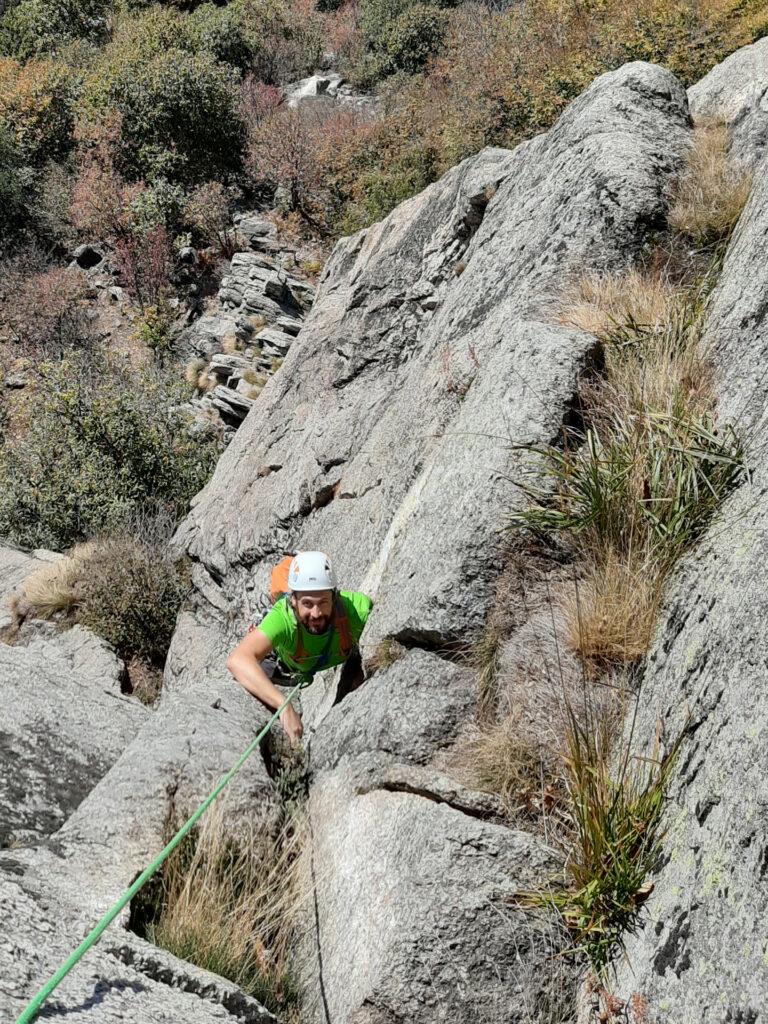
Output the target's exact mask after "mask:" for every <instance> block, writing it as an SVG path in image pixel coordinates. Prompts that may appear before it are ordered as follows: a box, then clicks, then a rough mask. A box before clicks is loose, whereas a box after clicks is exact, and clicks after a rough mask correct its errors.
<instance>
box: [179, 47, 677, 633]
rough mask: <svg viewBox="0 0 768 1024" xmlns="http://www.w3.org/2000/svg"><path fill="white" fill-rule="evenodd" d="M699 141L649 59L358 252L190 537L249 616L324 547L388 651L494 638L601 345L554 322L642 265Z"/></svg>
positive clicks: (332, 268)
mask: <svg viewBox="0 0 768 1024" xmlns="http://www.w3.org/2000/svg"><path fill="white" fill-rule="evenodd" d="M688 137H689V123H688V112H687V104H686V98H685V94H684V91H683V90H682V88H681V87H680V85H679V83H678V82H677V80H676V79H675V78H674V77H673V76H671V75H669V74H668V73H666V72H664V71H661V70H660V69H658V68H654V67H652V66H650V65H645V64H632V65H628V66H627V67H625V68H623V69H621V70H620V71H617V72H614V73H612V74H609V75H605V76H603V77H602V78H600V79H598V80H597V81H596V82H595V83H594V85H593V86H592V87H591V88H590V89H589V90H587V92H586V93H585V94H584V95H583V96H582V97H580V98H579V99H578V100H577V101H575V103H573V104H572V105H571V107H569V108H568V110H567V111H566V112H565V114H564V115H563V117H562V118H561V119H560V121H559V122H558V124H557V125H556V126H555V127H554V128H553V129H552V130H551V131H550V132H549V133H547V134H546V135H543V136H540V137H538V138H537V139H534V140H533V141H531V142H528V143H524V144H523V145H521V146H519V147H518V148H517V149H516V150H515V151H514V152H512V153H510V152H507V151H505V150H497V149H488V150H485V151H484V152H482V153H481V154H479V155H478V156H477V157H474V158H472V159H470V160H467V161H465V162H464V163H463V164H461V165H460V166H458V167H456V168H454V169H453V170H452V171H450V172H448V173H447V174H446V175H445V176H444V177H443V178H442V179H441V180H440V181H438V182H436V183H435V184H434V185H432V186H430V187H429V188H428V189H426V190H425V191H424V192H423V193H421V194H420V195H418V196H416V197H415V198H413V199H411V200H408V201H407V202H406V203H403V204H402V205H401V206H400V207H398V208H397V209H396V210H394V211H393V212H392V213H391V214H390V215H389V217H387V218H386V219H385V220H384V221H383V222H381V223H380V224H377V225H375V226H373V227H372V228H369V229H368V230H366V231H363V232H361V233H359V234H357V235H355V236H353V237H352V238H350V239H346V240H342V241H341V242H340V243H339V244H338V245H337V247H336V249H335V250H334V253H333V255H332V257H331V259H330V260H329V262H328V264H327V265H326V268H325V271H324V274H323V277H322V279H321V283H320V289H319V294H318V298H317V301H316V302H315V305H314V306H313V309H312V312H311V314H310V316H309V317H308V319H307V321H306V323H305V326H304V328H303V330H302V333H301V335H300V338H299V342H298V343H297V344H295V345H294V346H293V347H292V348H291V351H290V352H289V354H288V356H287V359H286V362H285V364H284V366H283V368H282V370H281V372H280V374H279V375H278V376H277V377H275V378H274V379H273V380H272V381H271V382H270V384H269V386H268V389H267V390H265V392H264V393H263V395H262V396H261V398H260V399H259V402H258V404H257V407H256V408H254V409H253V410H252V412H251V414H250V415H249V417H248V419H247V420H246V422H245V423H244V425H243V427H241V429H240V431H239V432H238V435H237V439H236V443H235V444H234V445H231V446H230V447H229V448H228V450H227V452H226V453H225V455H224V456H223V457H222V459H221V461H220V463H219V466H218V468H217V471H216V473H215V474H214V477H213V479H212V481H211V483H210V484H209V485H208V486H207V487H206V489H205V490H204V491H203V492H201V494H200V495H198V496H197V498H196V499H195V503H194V508H193V511H192V513H191V515H190V516H189V518H188V519H187V521H186V523H185V524H184V526H183V527H182V529H181V530H180V532H179V535H178V542H179V544H180V546H183V547H184V548H186V549H187V550H188V551H189V552H190V554H191V555H192V557H193V558H194V559H195V561H196V562H198V563H199V564H200V566H201V568H202V569H204V570H206V571H208V573H209V575H210V576H211V579H212V580H213V581H221V583H220V584H218V583H215V585H216V586H218V587H219V589H220V591H221V593H222V599H223V601H224V603H225V604H228V605H231V608H232V614H234V615H240V616H242V617H243V618H245V617H247V616H248V614H249V609H250V607H251V606H252V603H253V601H254V600H255V598H256V596H257V595H258V594H259V593H261V592H262V591H263V590H264V588H265V584H266V579H267V573H268V570H269V566H270V565H271V563H272V562H273V561H274V560H275V556H278V555H280V554H282V553H283V552H284V551H285V550H291V549H294V548H300V547H305V548H310V547H321V548H328V549H329V550H330V553H331V554H332V555H333V557H334V559H335V562H336V565H337V567H338V571H339V576H340V579H341V580H342V581H343V582H344V584H345V585H348V586H361V585H362V586H363V587H364V588H365V589H366V590H367V591H368V592H369V593H371V594H372V596H373V597H374V598H375V600H376V610H375V613H374V616H373V618H372V621H371V624H370V629H369V633H368V640H369V642H370V643H375V642H377V641H378V640H379V639H381V638H382V637H387V636H393V637H397V638H401V639H405V640H410V641H414V642H420V643H429V644H432V645H439V644H441V643H443V642H451V641H454V640H456V639H466V633H467V631H472V630H476V629H478V628H479V627H480V626H481V625H482V622H483V620H484V616H485V611H486V608H487V603H488V600H489V594H490V586H491V583H492V581H493V579H494V578H495V575H496V574H497V571H498V570H497V569H496V568H495V555H496V552H497V550H498V547H499V537H498V529H499V527H500V526H501V525H502V522H503V510H504V509H505V508H508V507H510V505H511V504H512V503H514V502H515V501H519V500H520V499H519V496H517V495H516V492H515V491H514V489H513V488H512V487H511V485H510V484H509V483H508V480H507V479H506V478H507V476H508V474H509V473H510V471H511V469H512V468H513V466H514V464H515V456H514V454H513V453H512V448H513V446H514V445H516V444H521V443H536V442H539V441H546V440H549V439H550V438H552V437H554V436H555V434H556V433H557V430H558V428H559V425H560V424H561V422H562V420H563V417H564V415H565V414H566V413H567V409H568V405H569V402H570V401H571V398H572V395H573V391H574V384H575V380H576V378H577V376H578V374H579V373H580V371H581V370H582V369H583V367H584V365H585V362H586V361H587V360H588V359H589V356H590V350H591V347H592V344H593V342H592V340H591V339H590V338H588V337H587V336H585V335H579V334H577V333H575V332H573V331H571V330H567V329H565V328H563V327H559V326H557V325H556V324H555V323H553V322H552V321H553V320H554V319H556V317H553V316H552V306H553V303H554V301H555V298H556V296H557V295H558V293H559V292H560V290H561V289H562V288H563V286H564V285H565V284H566V283H567V280H568V276H569V275H578V274H580V273H583V272H585V271H588V270H590V269H592V270H595V269H605V270H609V269H615V268H617V267H620V266H624V265H625V264H626V263H627V262H628V261H630V260H631V258H632V255H633V253H634V252H635V251H636V248H637V246H638V245H639V244H640V243H641V241H642V238H643V237H644V233H645V231H646V230H648V229H650V228H652V227H654V226H656V225H658V224H659V223H661V222H662V221H663V218H664V212H665V199H664V189H665V186H666V185H667V183H668V182H669V179H670V176H671V175H672V174H673V173H674V171H675V169H676V168H677V166H678V165H679V162H680V160H681V158H682V155H683V152H684V150H685V147H686V144H687V142H688ZM263 467H270V471H269V473H268V475H264V474H263V473H260V471H261V470H262V469H263ZM425 567H428V570H427V571H425Z"/></svg>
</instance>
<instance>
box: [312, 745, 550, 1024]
mask: <svg viewBox="0 0 768 1024" xmlns="http://www.w3.org/2000/svg"><path fill="white" fill-rule="evenodd" d="M375 773H376V768H375V766H372V765H370V764H369V763H368V762H367V761H365V760H364V759H362V760H359V761H356V762H354V763H353V764H351V765H344V766H343V767H341V768H338V769H336V770H334V771H333V772H323V773H321V774H320V775H319V776H318V777H317V778H316V779H315V781H314V784H313V786H312V792H311V797H310V803H309V816H310V824H311V830H312V843H311V850H310V853H309V855H308V856H309V858H310V863H309V864H308V871H309V872H311V877H312V880H313V882H314V892H313V898H312V903H313V905H312V907H311V908H309V914H311V915H312V916H313V917H314V919H315V921H316V929H315V932H314V935H313V933H311V932H307V934H306V948H305V949H303V951H302V952H303V957H302V963H303V965H304V967H303V971H304V977H303V980H304V983H305V984H304V991H305V992H306V993H307V998H306V1002H305V1006H304V1007H303V1010H304V1013H303V1016H302V1020H307V1021H308V1022H312V1024H315V1022H317V1024H326V1022H329V1021H330V1022H332V1024H344V1022H349V1024H352V1022H354V1024H383V1022H390V1021H393V1022H394V1021H409V1022H413V1024H437V1022H446V1024H448V1022H450V1024H455V1022H458V1021H478V1020H482V1021H485V1022H488V1024H495V1022H498V1024H502V1022H504V1024H512V1022H518V1021H519V1022H521V1024H522V1022H524V1021H525V1022H527V1021H530V1020H531V1019H532V1018H531V1017H530V1016H529V1013H530V1008H531V1007H532V1006H536V1007H537V1009H538V1012H539V1013H540V1014H541V1016H540V1017H539V1016H537V1017H535V1018H534V1019H537V1020H539V1019H541V1020H545V1019H549V1017H548V1016H547V1015H548V1013H551V1012H553V1010H554V1009H555V1006H556V1005H557V1003H558V1001H560V1000H562V997H563V992H564V991H565V990H567V988H568V987H569V985H568V980H569V979H566V978H565V977H563V976H561V975H559V974H558V972H557V971H552V972H547V971H542V970H541V964H542V962H543V961H545V960H547V959H548V958H549V957H550V956H551V955H552V951H553V949H555V948H556V947H557V939H558V936H557V932H556V929H555V928H554V926H553V925H552V923H551V922H549V921H547V920H537V919H535V918H532V917H531V916H530V915H528V914H526V913H525V912H523V911H521V910H519V909H515V908H514V906H513V902H514V896H515V894H516V893H518V892H520V891H522V890H524V889H526V888H527V887H531V886H532V885H534V884H535V880H536V879H537V878H540V877H541V875H542V873H546V872H547V871H551V870H552V869H553V866H554V861H553V857H552V854H551V852H550V851H548V850H547V848H546V847H545V846H544V845H543V844H542V843H541V842H539V841H538V840H537V839H535V838H534V837H532V836H530V835H526V834H525V833H523V832H517V831H514V830H512V829H508V828H505V827H503V826H501V825H496V824H494V823H492V822H488V821H484V820H481V818H478V817H474V816H471V815H469V814H467V813H464V812H463V811H460V810H457V809H456V808H454V807H452V806H451V805H450V803H447V802H445V803H443V802H439V801H438V800H435V799H432V798H426V799H425V796H424V795H416V793H415V792H412V791H407V790H405V791H397V790H395V789H392V788H390V789H385V788H379V787H378V786H377V784H376V781H375ZM310 940H313V941H310ZM567 974H568V968H567V967H565V968H564V969H563V970H562V975H567ZM556 976H557V978H556V981H555V982H554V983H553V979H555V977H556Z"/></svg>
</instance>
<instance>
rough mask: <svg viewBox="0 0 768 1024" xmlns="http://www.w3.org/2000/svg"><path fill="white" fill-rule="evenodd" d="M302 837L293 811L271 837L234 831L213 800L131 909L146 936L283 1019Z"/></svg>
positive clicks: (290, 991) (292, 992)
mask: <svg viewBox="0 0 768 1024" xmlns="http://www.w3.org/2000/svg"><path fill="white" fill-rule="evenodd" d="M170 830H173V831H175V825H174V824H173V823H169V831H170ZM304 836H305V829H304V824H303V822H302V821H301V820H300V818H299V817H297V815H296V814H294V815H293V817H292V819H291V823H290V826H286V827H285V828H284V829H283V831H282V832H281V833H280V834H279V835H278V836H277V837H274V836H272V835H270V833H269V831H268V830H266V829H257V828H255V827H251V828H250V829H249V830H248V831H247V832H245V833H244V834H241V835H238V836H237V837H235V836H233V835H232V833H231V832H230V831H228V829H227V821H226V812H225V809H224V804H223V803H218V804H216V805H214V807H212V808H211V810H210V811H209V812H208V814H207V815H206V817H205V818H204V819H203V823H202V825H201V826H200V828H199V831H198V832H196V833H193V834H192V835H191V836H189V837H188V838H187V840H185V841H184V842H183V843H182V844H181V845H180V846H179V847H177V849H176V850H175V851H174V852H173V853H172V854H171V855H170V857H169V858H168V859H167V861H166V862H165V865H164V867H163V869H162V874H161V876H160V879H159V881H158V883H157V884H156V885H155V888H154V891H150V892H149V893H148V894H147V895H146V896H145V897H144V901H143V902H142V903H141V904H137V905H136V906H135V907H134V908H132V913H133V914H134V915H138V917H139V918H140V919H142V922H143V927H142V929H141V930H142V931H143V933H144V934H145V935H146V937H147V938H148V939H149V940H150V941H151V942H154V943H155V944H156V945H158V946H161V947H162V948H164V949H167V950H169V951H170V952H171V953H173V954H174V955H175V956H178V957H180V958H181V959H182V960H189V961H190V962H192V963H195V964H197V965H198V966H200V967H202V968H204V969H205V970H208V971H212V972H213V973H215V974H219V975H221V976H222V977H224V978H228V979H229V980H230V981H233V982H234V983H235V984H236V985H238V986H239V987H240V988H241V989H242V990H243V991H244V992H246V993H247V994H248V995H251V996H254V997H255V998H256V999H258V1000H259V1001H260V1002H262V1003H264V1005H265V1006H267V1007H268V1008H269V1009H271V1010H272V1011H273V1012H276V1013H278V1014H280V1015H281V1017H282V1019H286V1018H287V1019H291V1014H292V1013H295V1007H296V1004H297V1001H298V992H297V989H296V986H295V983H294V981H293V979H292V977H291V972H290V967H289V954H290V947H291V941H292V937H293V933H294V929H295V925H296V917H297V912H298V909H299V907H300V903H301V900H302V895H303V894H302V884H301V878H302V868H301V862H300V858H299V853H300V850H301V846H302V844H303V842H304Z"/></svg>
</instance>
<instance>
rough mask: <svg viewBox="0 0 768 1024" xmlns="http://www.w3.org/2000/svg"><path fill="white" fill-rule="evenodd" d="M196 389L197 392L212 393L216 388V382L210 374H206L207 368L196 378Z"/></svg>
mask: <svg viewBox="0 0 768 1024" xmlns="http://www.w3.org/2000/svg"><path fill="white" fill-rule="evenodd" d="M196 387H197V390H198V391H212V390H213V388H215V387H216V381H215V380H214V378H213V377H212V376H211V374H210V373H208V369H207V368H206V369H204V370H201V371H200V373H199V375H198V377H197V384H196Z"/></svg>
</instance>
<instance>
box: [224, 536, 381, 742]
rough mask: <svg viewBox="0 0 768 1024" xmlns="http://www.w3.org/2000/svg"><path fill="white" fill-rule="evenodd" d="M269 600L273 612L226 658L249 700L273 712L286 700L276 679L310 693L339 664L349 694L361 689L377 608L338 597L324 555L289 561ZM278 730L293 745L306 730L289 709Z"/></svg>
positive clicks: (365, 600) (342, 593)
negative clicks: (365, 635)
mask: <svg viewBox="0 0 768 1024" xmlns="http://www.w3.org/2000/svg"><path fill="white" fill-rule="evenodd" d="M270 598H271V600H272V602H273V604H272V608H271V610H270V611H269V612H268V614H267V615H266V616H265V618H263V619H262V621H261V622H260V623H259V624H258V626H256V627H254V626H251V627H250V628H249V630H248V632H247V633H246V635H245V636H244V637H243V639H242V640H241V641H240V643H239V644H238V645H237V647H235V649H234V650H233V651H232V653H231V654H230V655H229V657H228V658H227V668H228V669H229V671H230V672H231V673H232V675H233V676H234V677H235V679H236V680H237V681H238V683H240V685H241V686H242V687H243V688H244V689H245V690H247V692H248V693H250V694H252V695H253V696H254V697H256V698H257V699H258V700H260V701H261V702H262V704H264V705H266V707H268V708H270V709H272V710H275V709H276V708H279V707H280V705H281V704H282V703H283V700H284V699H285V698H284V695H283V694H282V693H281V692H280V691H279V690H278V689H277V687H276V686H275V684H274V683H273V682H272V679H275V680H280V679H282V680H283V681H285V682H286V683H289V682H291V681H293V682H294V685H295V683H296V682H301V683H302V685H303V686H308V685H309V684H310V683H311V682H312V679H313V677H314V675H315V673H316V672H320V671H321V670H322V669H326V668H332V667H333V666H334V665H341V664H345V665H346V666H347V668H349V669H351V670H352V671H351V672H350V673H347V668H345V675H348V678H347V682H346V692H349V691H350V690H352V689H354V688H355V686H356V685H358V684H359V682H362V667H361V664H360V654H359V651H358V647H357V645H358V642H359V640H360V635H361V633H362V632H363V627H364V626H365V623H366V620H367V619H368V615H369V614H370V611H371V608H372V607H373V602H372V601H371V599H370V598H369V597H367V596H366V595H365V594H360V593H354V592H351V591H346V590H338V588H337V586H336V578H335V575H334V572H333V568H332V567H331V563H330V560H329V559H328V556H327V555H325V554H324V553H323V552H322V551H300V552H298V553H297V554H296V555H294V556H293V557H291V556H288V557H287V558H284V559H283V560H282V561H281V562H279V563H278V565H276V566H275V568H274V569H273V570H272V578H271V581H270ZM270 656H271V657H270ZM350 677H353V679H352V680H350ZM338 699H340V698H339V696H338V695H337V700H338ZM280 724H281V725H282V727H283V729H284V730H285V732H286V734H287V736H288V738H289V740H290V741H291V743H296V742H297V741H298V740H299V738H300V737H301V734H302V724H301V717H300V716H299V714H298V712H297V711H296V710H295V708H294V707H293V706H292V705H291V704H288V705H287V706H286V707H285V708H283V710H282V712H281V714H280Z"/></svg>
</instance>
